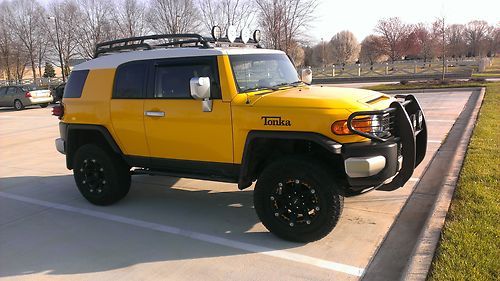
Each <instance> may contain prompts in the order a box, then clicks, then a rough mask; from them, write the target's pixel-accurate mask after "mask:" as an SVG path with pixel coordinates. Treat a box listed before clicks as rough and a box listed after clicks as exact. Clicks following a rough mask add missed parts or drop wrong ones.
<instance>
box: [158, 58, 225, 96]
mask: <svg viewBox="0 0 500 281" xmlns="http://www.w3.org/2000/svg"><path fill="white" fill-rule="evenodd" d="M193 77H209V78H210V81H211V86H210V87H211V89H210V91H211V95H212V97H216V98H217V97H219V96H220V94H218V93H219V92H220V91H219V88H218V83H217V79H216V75H215V74H214V71H212V67H211V66H210V65H209V64H196V65H194V64H182V65H167V66H158V67H157V68H156V74H155V91H154V96H155V97H156V98H174V99H175V98H184V99H190V98H191V93H190V88H189V81H190V80H191V78H193Z"/></svg>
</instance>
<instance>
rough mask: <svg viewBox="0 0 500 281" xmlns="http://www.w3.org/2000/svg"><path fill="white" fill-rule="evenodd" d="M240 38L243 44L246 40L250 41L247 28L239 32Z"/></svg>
mask: <svg viewBox="0 0 500 281" xmlns="http://www.w3.org/2000/svg"><path fill="white" fill-rule="evenodd" d="M240 38H241V41H242V42H243V44H246V43H247V42H248V39H250V31H249V30H248V29H247V28H243V29H242V30H241V32H240Z"/></svg>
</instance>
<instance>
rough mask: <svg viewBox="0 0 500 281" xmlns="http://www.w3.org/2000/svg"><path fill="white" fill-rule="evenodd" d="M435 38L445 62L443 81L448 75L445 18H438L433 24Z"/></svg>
mask: <svg viewBox="0 0 500 281" xmlns="http://www.w3.org/2000/svg"><path fill="white" fill-rule="evenodd" d="M432 30H433V33H434V36H435V37H436V38H437V44H438V46H439V47H440V51H441V60H442V61H443V70H442V72H441V73H442V76H441V79H442V80H444V78H445V74H446V31H447V30H446V19H445V17H441V18H438V19H437V20H436V21H435V22H434V23H433V24H432Z"/></svg>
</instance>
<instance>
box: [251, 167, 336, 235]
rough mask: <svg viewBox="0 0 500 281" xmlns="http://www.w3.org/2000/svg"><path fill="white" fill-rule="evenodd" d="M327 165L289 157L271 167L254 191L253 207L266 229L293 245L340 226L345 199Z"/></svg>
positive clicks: (267, 169)
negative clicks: (292, 242) (326, 167)
mask: <svg viewBox="0 0 500 281" xmlns="http://www.w3.org/2000/svg"><path fill="white" fill-rule="evenodd" d="M339 188H340V186H339V185H338V184H337V183H336V181H335V178H334V177H332V176H331V175H330V174H329V173H327V172H326V171H325V168H324V166H322V165H321V164H320V163H319V162H315V161H314V160H312V159H309V158H304V159H301V158H286V159H283V160H279V161H277V162H274V163H272V164H271V165H269V166H268V167H267V168H266V169H265V170H264V171H263V173H262V174H261V176H260V178H259V179H258V181H257V184H256V186H255V190H254V205H255V209H256V211H257V215H258V216H259V218H260V220H261V221H262V223H263V224H264V226H265V227H266V228H267V229H268V230H269V231H271V232H272V233H273V234H275V235H277V236H279V237H281V238H283V239H286V240H290V241H294V242H312V241H316V240H319V239H321V238H323V237H325V236H326V235H328V234H329V233H330V232H331V231H332V229H333V228H334V227H335V225H336V224H337V222H338V220H339V218H340V215H341V213H342V208H343V205H344V198H343V197H342V196H341V195H339V193H338V189H339Z"/></svg>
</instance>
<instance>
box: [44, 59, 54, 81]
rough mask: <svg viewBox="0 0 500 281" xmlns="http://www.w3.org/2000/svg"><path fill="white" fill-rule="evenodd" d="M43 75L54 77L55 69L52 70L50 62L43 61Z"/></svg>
mask: <svg viewBox="0 0 500 281" xmlns="http://www.w3.org/2000/svg"><path fill="white" fill-rule="evenodd" d="M43 77H45V78H49V77H51V78H54V77H56V71H55V70H54V67H53V66H52V64H51V63H49V62H46V63H45V71H44V72H43Z"/></svg>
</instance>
